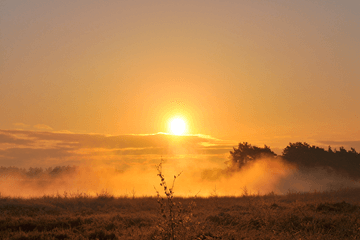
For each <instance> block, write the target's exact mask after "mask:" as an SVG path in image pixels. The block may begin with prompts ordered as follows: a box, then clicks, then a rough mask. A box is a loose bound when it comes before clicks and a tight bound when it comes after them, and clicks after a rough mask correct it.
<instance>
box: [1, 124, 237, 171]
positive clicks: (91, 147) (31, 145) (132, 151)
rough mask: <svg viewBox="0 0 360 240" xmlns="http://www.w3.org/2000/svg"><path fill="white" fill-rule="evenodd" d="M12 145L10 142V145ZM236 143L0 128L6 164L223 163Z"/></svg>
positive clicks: (194, 137) (202, 138) (160, 135)
mask: <svg viewBox="0 0 360 240" xmlns="http://www.w3.org/2000/svg"><path fill="white" fill-rule="evenodd" d="M10 144H11V145H10ZM233 145H234V144H231V143H228V142H226V141H223V140H220V139H215V138H212V137H210V136H205V135H184V136H174V135H170V134H164V133H157V134H141V135H134V134H132V135H118V136H107V135H101V134H76V133H64V132H49V131H46V132H45V131H28V130H0V149H1V150H0V162H1V163H2V165H5V166H10V165H11V166H18V167H30V166H31V167H37V166H38V167H40V166H47V167H48V166H55V165H56V164H57V165H58V164H59V163H61V161H64V162H66V161H67V162H69V161H70V162H75V163H81V162H93V161H109V160H111V161H113V162H114V161H123V160H124V159H126V161H127V162H128V164H130V165H131V164H132V163H133V162H145V163H146V160H144V159H146V158H149V157H151V158H153V159H154V158H156V159H159V158H161V156H163V157H164V158H165V157H168V158H184V156H188V157H189V156H192V155H199V156H202V157H206V158H209V157H217V158H218V159H219V162H221V163H223V162H224V159H225V158H226V156H225V155H226V154H227V155H228V154H229V151H230V150H231V149H232V146H233Z"/></svg>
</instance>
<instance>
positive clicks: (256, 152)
mask: <svg viewBox="0 0 360 240" xmlns="http://www.w3.org/2000/svg"><path fill="white" fill-rule="evenodd" d="M233 149H234V150H233V151H230V163H231V166H232V167H234V166H235V167H239V168H241V167H243V166H244V165H245V164H246V163H248V162H251V161H254V160H255V159H258V158H262V157H275V156H276V154H275V153H274V152H273V151H271V149H270V148H269V147H268V146H266V145H265V146H264V147H263V148H261V147H256V146H251V144H249V143H247V142H243V143H239V146H238V148H235V147H234V148H233Z"/></svg>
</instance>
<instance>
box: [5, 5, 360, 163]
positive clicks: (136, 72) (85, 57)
mask: <svg viewBox="0 0 360 240" xmlns="http://www.w3.org/2000/svg"><path fill="white" fill-rule="evenodd" d="M359 12H360V2H359V1H357V0H353V1H351V0H342V1H336V0H332V1H325V0H316V1H314V0H311V1H308V0H303V1H285V0H274V1H262V0H259V1H241V0H240V1H230V0H224V1H217V0H216V1H215V0H207V1H199V0H191V1H188V0H183V1H158V0H154V1H145V0H134V1H114V0H110V1H106V3H105V2H101V1H92V0H86V1H85V0H79V1H47V0H32V1H26V0H25V1H23V0H2V1H1V2H0V116H1V117H0V165H1V166H6V167H8V166H16V167H31V166H33V167H50V166H58V165H68V164H70V165H71V164H80V163H82V162H84V161H88V162H89V161H91V162H93V161H100V160H101V161H102V162H106V163H107V164H110V163H111V164H118V165H119V166H121V167H120V168H126V167H129V166H131V165H133V164H145V163H149V164H150V163H152V164H153V163H154V162H156V161H158V160H159V159H160V158H161V157H164V158H169V159H170V158H173V159H178V160H179V159H184V158H187V159H195V160H194V161H199V162H198V164H201V161H203V160H204V159H206V160H207V161H208V162H216V163H217V164H218V166H220V165H224V162H225V161H226V160H227V159H228V156H229V151H230V150H232V147H233V146H236V145H237V144H238V143H240V142H249V143H251V144H253V145H258V146H263V145H264V144H266V145H268V146H270V147H271V148H272V149H273V150H274V151H275V152H277V153H278V154H281V151H282V149H283V148H284V147H286V146H287V145H288V143H289V142H308V143H310V144H315V145H318V146H324V147H326V146H328V145H331V146H334V147H339V146H344V147H345V148H350V147H354V148H355V149H356V150H357V151H359V150H360V94H359V92H360V68H359V66H360V45H359V41H360V15H359V14H358V13H359ZM174 117H181V118H183V119H184V120H185V122H186V124H187V129H186V132H185V133H186V135H184V136H177V137H176V136H172V135H171V134H169V127H168V126H169V119H171V118H174ZM85 159H87V160H85ZM196 159H197V160H196ZM199 159H202V160H199ZM179 161H180V160H179ZM204 161H205V160H204Z"/></svg>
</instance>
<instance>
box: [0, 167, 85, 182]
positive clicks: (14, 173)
mask: <svg viewBox="0 0 360 240" xmlns="http://www.w3.org/2000/svg"><path fill="white" fill-rule="evenodd" d="M77 171H78V167H77V166H57V167H49V168H45V169H43V168H41V167H30V168H29V169H25V168H18V167H0V180H1V179H6V178H16V179H22V178H26V179H29V178H55V177H60V176H65V175H67V176H68V175H71V174H74V173H76V172H77Z"/></svg>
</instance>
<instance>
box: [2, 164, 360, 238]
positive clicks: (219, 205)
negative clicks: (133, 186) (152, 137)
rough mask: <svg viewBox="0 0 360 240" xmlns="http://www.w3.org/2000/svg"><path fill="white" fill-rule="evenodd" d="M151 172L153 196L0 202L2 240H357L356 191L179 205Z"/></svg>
mask: <svg viewBox="0 0 360 240" xmlns="http://www.w3.org/2000/svg"><path fill="white" fill-rule="evenodd" d="M157 170H158V176H159V178H160V187H161V189H162V191H163V194H160V192H159V191H158V190H156V193H157V197H142V198H136V197H135V190H133V194H132V197H114V196H112V195H111V194H110V193H108V192H107V191H106V190H105V191H102V192H101V193H99V194H97V196H95V197H94V196H89V195H86V194H83V193H80V192H77V193H67V192H64V194H62V195H60V194H57V195H54V196H43V197H41V198H27V199H25V198H10V197H5V196H2V195H0V239H17V240H20V239H21V240H25V239H100V240H101V239H149V240H151V239H329V240H331V239H360V205H359V199H360V189H341V190H338V191H329V192H312V193H297V192H291V191H289V192H288V193H287V194H286V195H276V194H274V193H273V192H272V193H269V194H267V195H264V196H260V195H259V194H257V195H252V194H251V193H249V192H248V191H247V189H246V188H244V189H243V192H244V194H243V196H242V197H222V196H219V195H218V194H217V190H216V187H215V190H214V193H213V194H212V195H211V196H210V197H208V198H199V197H193V198H181V197H176V196H175V194H174V185H175V180H176V179H177V177H179V176H180V175H177V176H174V179H173V184H172V186H171V187H168V185H167V183H166V180H165V178H164V175H163V173H162V163H160V164H159V165H158V168H157Z"/></svg>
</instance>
